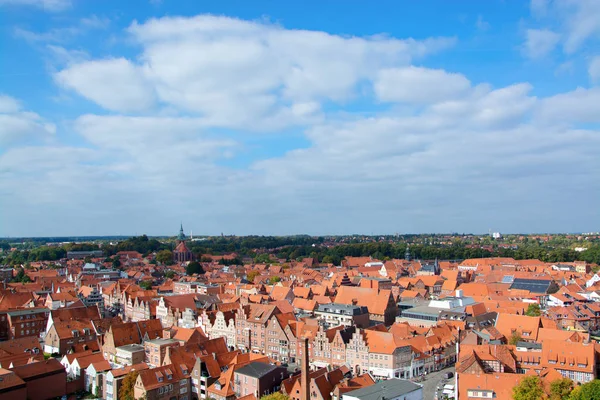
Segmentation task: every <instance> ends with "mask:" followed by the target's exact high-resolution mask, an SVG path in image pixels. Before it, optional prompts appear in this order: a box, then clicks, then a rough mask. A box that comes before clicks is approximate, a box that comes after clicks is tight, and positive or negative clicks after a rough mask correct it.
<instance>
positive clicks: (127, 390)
mask: <svg viewBox="0 0 600 400" xmlns="http://www.w3.org/2000/svg"><path fill="white" fill-rule="evenodd" d="M138 375H139V372H137V371H131V372H130V373H128V374H127V375H126V376H125V378H123V382H121V387H120V388H119V398H120V399H123V400H135V397H134V396H133V388H134V386H135V381H137V378H138Z"/></svg>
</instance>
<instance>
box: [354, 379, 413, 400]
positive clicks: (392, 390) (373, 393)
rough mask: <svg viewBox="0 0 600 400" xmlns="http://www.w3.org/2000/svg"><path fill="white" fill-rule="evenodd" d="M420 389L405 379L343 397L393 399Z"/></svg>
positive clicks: (368, 387)
mask: <svg viewBox="0 0 600 400" xmlns="http://www.w3.org/2000/svg"><path fill="white" fill-rule="evenodd" d="M422 388H423V387H422V386H421V385H418V384H416V383H413V382H411V381H407V380H405V379H388V380H387V381H381V382H377V383H376V384H374V385H371V386H367V387H365V388H362V389H358V390H352V391H350V392H347V393H344V394H343V396H350V397H356V398H358V399H360V400H381V399H395V398H397V397H400V396H404V395H406V394H409V393H412V392H414V391H416V390H419V389H422Z"/></svg>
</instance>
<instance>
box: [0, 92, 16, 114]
mask: <svg viewBox="0 0 600 400" xmlns="http://www.w3.org/2000/svg"><path fill="white" fill-rule="evenodd" d="M20 109H21V104H20V103H19V101H18V100H17V99H15V98H14V97H10V96H7V95H5V94H0V113H3V114H4V113H16V112H17V111H19V110H20Z"/></svg>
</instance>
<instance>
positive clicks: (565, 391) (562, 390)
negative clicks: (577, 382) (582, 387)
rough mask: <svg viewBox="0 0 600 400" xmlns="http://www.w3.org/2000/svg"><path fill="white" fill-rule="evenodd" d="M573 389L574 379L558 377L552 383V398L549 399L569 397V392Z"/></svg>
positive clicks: (555, 399)
mask: <svg viewBox="0 0 600 400" xmlns="http://www.w3.org/2000/svg"><path fill="white" fill-rule="evenodd" d="M572 391H573V381H572V380H570V379H569V378H563V379H557V380H555V381H552V382H551V383H550V398H549V400H563V399H568V398H569V394H571V392H572Z"/></svg>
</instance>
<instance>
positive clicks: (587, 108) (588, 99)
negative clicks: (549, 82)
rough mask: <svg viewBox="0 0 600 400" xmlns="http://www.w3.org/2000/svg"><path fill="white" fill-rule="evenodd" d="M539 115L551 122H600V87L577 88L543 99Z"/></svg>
mask: <svg viewBox="0 0 600 400" xmlns="http://www.w3.org/2000/svg"><path fill="white" fill-rule="evenodd" d="M538 117H539V118H540V119H542V120H543V121H547V122H550V123H556V122H559V123H561V124H567V125H568V124H578V123H589V122H600V87H596V88H592V89H584V88H577V89H575V90H573V91H571V92H566V93H560V94H557V95H555V96H551V97H548V98H545V99H543V101H542V104H541V105H540V109H539V111H538Z"/></svg>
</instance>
